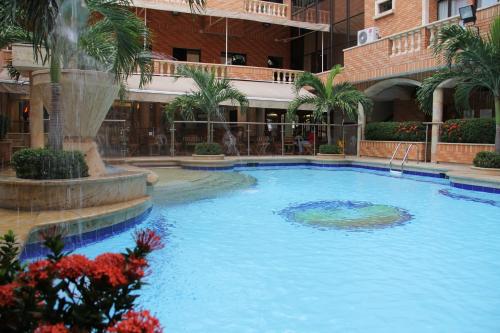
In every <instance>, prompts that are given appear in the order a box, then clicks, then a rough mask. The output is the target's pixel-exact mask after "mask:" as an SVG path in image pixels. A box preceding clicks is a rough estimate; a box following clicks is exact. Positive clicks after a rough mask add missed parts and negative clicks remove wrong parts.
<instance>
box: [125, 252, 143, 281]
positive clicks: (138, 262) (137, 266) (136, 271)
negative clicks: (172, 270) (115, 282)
mask: <svg viewBox="0 0 500 333" xmlns="http://www.w3.org/2000/svg"><path fill="white" fill-rule="evenodd" d="M147 266H148V262H147V261H146V259H144V258H135V257H130V258H129V259H128V261H127V267H126V271H127V274H128V275H129V276H130V277H131V278H132V279H134V280H137V279H140V278H142V277H144V269H145V268H146V267H147Z"/></svg>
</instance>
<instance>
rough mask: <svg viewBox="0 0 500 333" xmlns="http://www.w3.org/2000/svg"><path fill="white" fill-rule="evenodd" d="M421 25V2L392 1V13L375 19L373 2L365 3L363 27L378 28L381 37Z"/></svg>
mask: <svg viewBox="0 0 500 333" xmlns="http://www.w3.org/2000/svg"><path fill="white" fill-rule="evenodd" d="M430 1H437V0H430ZM421 24H422V1H421V0H393V13H392V14H389V15H386V16H383V17H380V18H376V17H375V0H366V1H365V26H366V27H378V28H379V29H380V35H381V37H386V36H389V35H392V34H395V33H398V32H401V31H405V30H408V29H411V28H415V27H418V26H420V25H421Z"/></svg>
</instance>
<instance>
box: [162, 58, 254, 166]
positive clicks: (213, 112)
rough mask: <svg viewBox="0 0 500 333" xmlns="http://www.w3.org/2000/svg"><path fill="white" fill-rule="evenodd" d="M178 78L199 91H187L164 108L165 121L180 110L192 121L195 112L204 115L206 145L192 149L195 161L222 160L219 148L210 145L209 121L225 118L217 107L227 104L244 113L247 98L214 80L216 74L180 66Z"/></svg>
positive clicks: (222, 82) (210, 131) (216, 145)
mask: <svg viewBox="0 0 500 333" xmlns="http://www.w3.org/2000/svg"><path fill="white" fill-rule="evenodd" d="M177 74H178V75H180V76H183V77H186V78H190V79H192V80H193V81H194V83H195V85H196V87H197V88H198V91H193V92H190V93H188V94H186V95H182V96H179V97H177V98H176V99H174V100H173V101H172V103H170V104H168V105H166V106H165V113H166V118H167V119H174V113H175V112H176V111H177V110H179V111H180V112H181V114H182V116H183V118H185V119H188V120H193V119H194V118H195V113H196V112H199V113H202V114H205V115H206V117H207V142H206V143H203V144H198V145H197V146H196V147H195V153H194V154H193V157H194V158H195V159H205V160H207V159H208V160H214V159H215V160H217V159H224V155H223V153H222V148H221V147H220V145H219V144H214V143H213V133H212V125H213V124H212V121H217V120H218V121H223V120H224V115H223V112H222V110H221V108H220V104H221V103H223V102H226V101H230V102H231V103H232V104H233V105H238V106H239V107H240V108H241V111H243V112H245V111H246V109H247V107H248V99H247V98H246V96H245V95H244V94H242V93H241V92H240V91H239V90H237V89H236V88H234V87H233V86H232V85H231V83H230V82H229V80H228V79H226V78H220V79H219V78H217V77H216V75H215V71H212V72H206V71H203V70H200V69H198V68H194V67H190V66H182V67H180V69H179V70H178V73H177Z"/></svg>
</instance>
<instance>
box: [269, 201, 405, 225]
mask: <svg viewBox="0 0 500 333" xmlns="http://www.w3.org/2000/svg"><path fill="white" fill-rule="evenodd" d="M279 215H281V216H283V217H284V218H285V219H286V220H287V221H290V222H296V223H300V224H304V225H309V226H313V227H318V228H322V229H341V230H367V229H368V230H369V229H379V228H387V227H392V226H396V225H401V224H404V223H406V222H408V221H410V220H411V219H413V216H412V215H411V214H410V213H409V212H408V211H406V210H405V209H402V208H398V207H394V206H389V205H380V204H373V203H370V202H360V201H313V202H306V203H302V204H298V205H293V206H290V207H288V208H285V209H283V210H282V211H280V212H279Z"/></svg>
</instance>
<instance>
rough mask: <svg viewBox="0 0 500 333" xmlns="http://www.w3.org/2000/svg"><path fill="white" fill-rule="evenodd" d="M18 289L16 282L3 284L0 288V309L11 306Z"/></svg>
mask: <svg viewBox="0 0 500 333" xmlns="http://www.w3.org/2000/svg"><path fill="white" fill-rule="evenodd" d="M18 287H19V284H18V283H16V282H12V283H8V284H4V285H3V286H0V308H3V307H7V306H11V305H13V304H14V301H15V299H14V292H15V289H16V288H18Z"/></svg>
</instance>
